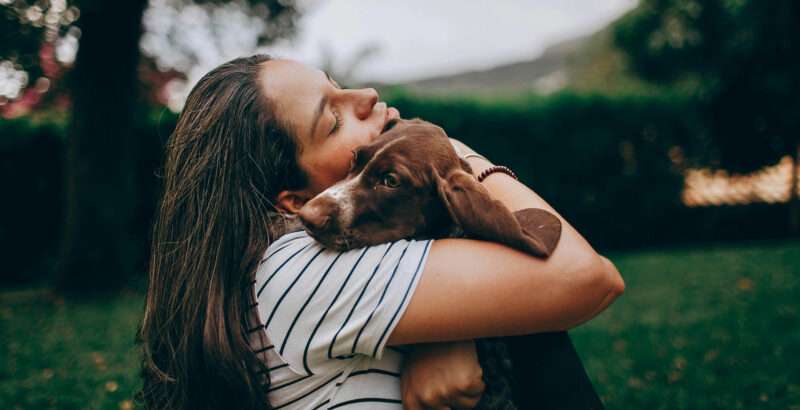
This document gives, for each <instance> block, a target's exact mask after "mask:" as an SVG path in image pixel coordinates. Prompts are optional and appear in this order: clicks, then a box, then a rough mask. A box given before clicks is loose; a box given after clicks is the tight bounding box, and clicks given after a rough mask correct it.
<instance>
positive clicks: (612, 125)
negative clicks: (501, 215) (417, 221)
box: [385, 90, 787, 249]
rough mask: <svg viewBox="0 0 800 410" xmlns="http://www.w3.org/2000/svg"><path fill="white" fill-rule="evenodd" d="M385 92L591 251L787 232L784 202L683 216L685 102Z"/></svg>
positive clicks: (695, 139)
mask: <svg viewBox="0 0 800 410" xmlns="http://www.w3.org/2000/svg"><path fill="white" fill-rule="evenodd" d="M388 91H389V92H388V96H389V98H388V100H389V103H390V104H391V105H393V106H395V107H397V108H398V109H399V110H400V112H401V113H402V114H403V116H404V117H406V118H410V117H420V118H422V119H425V120H428V121H431V122H433V123H436V124H439V125H441V126H442V127H443V128H444V129H445V131H446V132H447V133H448V135H450V136H451V137H453V138H458V139H460V140H462V141H463V142H465V143H466V144H467V145H469V146H471V147H472V148H474V149H475V150H476V151H478V152H480V153H482V154H484V155H485V156H487V157H488V158H489V159H490V160H492V161H493V162H495V163H497V164H503V165H507V166H509V167H511V168H512V169H513V170H514V171H515V172H516V173H517V174H518V175H519V177H520V179H521V180H522V181H523V182H524V183H526V184H528V185H529V186H530V187H531V188H533V189H534V190H535V191H536V192H537V193H539V194H540V195H541V196H542V197H543V198H545V199H546V200H547V201H548V202H550V203H551V204H552V205H553V207H555V208H556V209H557V210H558V211H559V212H560V213H561V214H562V215H563V216H564V217H565V218H566V219H567V220H568V221H570V222H571V223H572V224H573V225H574V226H575V227H576V228H577V229H578V230H579V231H580V232H582V233H583V234H584V235H585V236H586V238H587V239H589V241H590V242H591V243H592V244H593V245H595V246H597V247H600V248H604V249H609V248H621V247H627V248H629V247H639V246H649V245H656V244H665V243H678V242H687V241H709V240H728V239H742V238H753V237H775V236H783V235H785V234H786V229H785V227H784V226H785V221H786V216H785V215H786V212H787V211H786V210H785V208H786V207H785V206H783V205H779V206H765V205H758V204H757V205H752V206H737V207H727V208H724V207H723V208H712V209H689V208H687V207H685V206H684V205H683V204H682V203H681V201H680V191H681V189H682V187H683V176H682V175H683V172H684V170H685V169H686V167H687V166H689V165H691V164H692V157H691V155H692V153H694V152H699V150H701V149H704V148H705V147H704V146H703V144H704V143H705V141H706V138H705V136H706V135H707V134H708V131H707V127H706V125H705V124H704V123H703V121H702V119H701V117H700V114H699V113H698V110H697V109H696V106H697V104H695V103H694V102H693V101H691V100H688V99H686V98H683V97H680V96H675V95H662V96H657V97H653V96H637V95H631V96H617V97H608V96H603V95H579V94H575V93H570V92H562V93H557V94H554V95H551V96H547V97H542V96H535V95H527V96H525V95H523V96H517V97H508V98H498V99H485V98H484V99H476V98H470V97H466V98H465V97H460V98H458V97H449V98H430V97H425V98H421V97H415V96H413V95H410V94H407V93H404V92H403V91H402V90H388ZM385 94H387V93H385ZM728 208H730V209H728ZM754 220H759V222H758V223H754V222H752V221H754Z"/></svg>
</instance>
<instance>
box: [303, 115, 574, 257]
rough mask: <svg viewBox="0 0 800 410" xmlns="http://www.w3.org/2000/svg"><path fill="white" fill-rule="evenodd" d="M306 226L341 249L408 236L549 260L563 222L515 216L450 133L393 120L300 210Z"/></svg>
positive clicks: (532, 213) (544, 215)
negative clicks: (458, 237)
mask: <svg viewBox="0 0 800 410" xmlns="http://www.w3.org/2000/svg"><path fill="white" fill-rule="evenodd" d="M299 216H300V218H301V220H303V222H304V225H305V226H306V229H307V230H308V231H309V233H310V234H311V235H312V236H314V238H315V239H317V240H318V241H319V242H321V243H323V244H324V245H326V246H327V247H329V248H332V249H336V250H346V249H353V248H358V247H363V246H369V245H376V244H380V243H385V242H391V241H395V240H398V239H403V238H435V237H445V236H450V233H451V231H452V228H453V226H454V225H455V226H458V227H459V228H461V229H462V230H463V231H464V232H466V233H467V234H468V235H469V236H471V237H477V238H482V239H486V240H490V241H494V242H498V243H502V244H505V245H508V246H510V247H513V248H515V249H518V250H521V251H524V252H528V253H530V254H533V255H536V256H540V257H547V256H549V255H550V254H551V253H552V252H553V249H555V246H556V244H557V243H558V239H559V238H560V235H561V222H560V221H559V219H558V218H557V217H555V216H554V215H552V214H551V213H549V212H547V211H544V210H541V209H526V210H523V211H519V212H517V213H516V214H512V213H511V212H510V211H509V210H508V208H506V207H505V206H504V205H503V204H502V203H501V202H499V201H497V200H496V199H494V198H493V197H492V195H491V194H490V193H489V191H488V190H486V188H485V187H483V186H482V185H481V184H480V183H478V182H477V181H476V180H475V178H474V177H473V176H472V174H471V169H470V167H469V164H467V162H466V161H464V160H462V159H460V158H459V157H458V155H457V154H456V152H455V150H454V149H453V147H452V145H451V144H450V140H449V139H448V137H447V134H445V132H444V130H442V129H441V128H440V127H437V126H435V125H433V124H431V123H429V122H425V121H421V120H394V121H392V122H390V123H389V124H388V125H387V129H386V130H384V133H383V134H382V135H381V136H380V137H379V138H378V139H376V140H375V141H373V142H372V143H371V144H369V145H365V146H362V147H359V148H357V149H356V150H354V157H353V163H352V167H351V170H350V172H349V174H348V176H347V178H346V179H345V180H344V181H341V182H339V183H337V184H335V185H334V186H332V187H331V188H329V189H327V190H325V191H324V192H322V193H321V194H320V195H318V196H316V197H315V198H313V199H312V200H310V201H309V202H308V203H307V204H306V205H305V206H304V207H303V208H302V209H301V211H300V213H299Z"/></svg>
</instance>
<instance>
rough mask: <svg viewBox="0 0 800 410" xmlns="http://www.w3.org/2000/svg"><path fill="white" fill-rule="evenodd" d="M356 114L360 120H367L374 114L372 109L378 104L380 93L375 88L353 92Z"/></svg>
mask: <svg viewBox="0 0 800 410" xmlns="http://www.w3.org/2000/svg"><path fill="white" fill-rule="evenodd" d="M353 98H354V99H355V113H356V117H357V118H358V119H359V120H365V119H367V118H368V117H369V116H370V115H371V114H372V107H374V106H375V104H377V103H378V92H377V91H375V89H374V88H362V89H360V90H353Z"/></svg>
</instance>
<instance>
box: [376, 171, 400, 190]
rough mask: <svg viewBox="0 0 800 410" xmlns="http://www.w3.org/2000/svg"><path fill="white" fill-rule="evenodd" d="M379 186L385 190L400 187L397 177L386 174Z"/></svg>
mask: <svg viewBox="0 0 800 410" xmlns="http://www.w3.org/2000/svg"><path fill="white" fill-rule="evenodd" d="M381 185H383V186H385V187H387V188H397V187H398V186H400V181H399V180H398V179H397V175H395V174H386V176H384V177H383V181H381Z"/></svg>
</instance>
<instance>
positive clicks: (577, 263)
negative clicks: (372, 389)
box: [388, 147, 625, 344]
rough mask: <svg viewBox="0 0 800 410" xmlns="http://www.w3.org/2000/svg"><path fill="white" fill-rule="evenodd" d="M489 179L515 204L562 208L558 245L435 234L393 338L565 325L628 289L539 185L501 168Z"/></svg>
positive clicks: (481, 164) (430, 338) (480, 166)
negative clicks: (535, 246)
mask: <svg viewBox="0 0 800 410" xmlns="http://www.w3.org/2000/svg"><path fill="white" fill-rule="evenodd" d="M469 151H471V150H469V149H468V147H467V150H465V152H469ZM468 161H469V162H470V165H472V167H473V170H474V172H475V173H476V174H477V173H479V172H480V171H482V170H484V169H486V168H487V167H489V166H491V165H492V164H491V163H490V162H488V161H486V160H484V159H481V158H476V157H470V158H469V160H468ZM482 184H483V185H484V186H485V187H486V188H487V189H488V190H489V191H490V192H491V193H492V195H494V196H495V198H497V199H498V200H500V201H501V202H502V203H503V204H505V205H506V206H507V207H508V208H509V209H510V210H511V211H512V212H513V211H516V210H519V209H524V208H541V209H545V210H548V211H550V212H552V213H553V214H554V215H556V216H558V217H559V219H561V223H562V233H561V240H560V242H559V244H558V246H557V247H556V249H555V251H554V252H553V254H552V255H551V256H550V257H549V258H547V259H539V258H536V257H533V256H530V255H528V254H525V253H522V252H519V251H516V250H513V249H511V248H508V247H506V246H503V245H499V244H496V243H491V242H484V241H475V240H469V239H442V240H438V241H436V242H434V244H433V246H432V248H431V250H430V255H429V256H428V260H427V262H426V264H425V267H424V269H423V273H422V278H421V279H420V283H419V285H418V286H417V290H416V292H415V294H414V296H413V298H412V299H411V302H410V304H409V306H408V308H407V309H406V311H405V313H404V314H403V316H402V317H401V319H400V321H399V322H398V324H397V326H396V327H395V329H394V331H393V332H392V334H391V336H390V338H389V341H388V342H389V344H409V343H426V342H438V341H452V340H468V339H474V338H482V337H493V336H508V335H517V334H528V333H538V332H547V331H557V330H564V329H568V328H570V327H574V326H576V325H578V324H580V323H583V322H584V321H586V320H588V319H589V318H591V317H592V316H594V315H596V314H598V313H600V312H601V311H602V310H603V309H605V308H606V307H607V306H608V305H609V304H611V302H612V301H613V300H614V299H615V298H616V297H617V296H619V295H620V294H621V293H622V292H623V291H624V289H625V285H624V283H623V281H622V278H621V277H620V275H619V272H618V271H617V270H616V268H615V267H614V266H613V264H611V263H610V262H609V261H608V260H607V259H605V258H603V257H602V256H600V255H598V254H597V253H596V252H595V251H594V249H592V247H591V246H589V244H588V243H587V242H586V240H585V239H583V237H582V236H581V235H580V234H579V233H578V232H577V231H576V230H575V229H574V228H573V227H572V226H571V225H570V224H568V223H567V222H566V221H565V220H564V219H563V218H562V217H561V216H560V215H559V214H558V213H557V212H556V211H555V210H554V209H553V208H552V207H551V206H550V205H549V204H547V203H546V202H545V201H544V200H543V199H542V198H541V197H539V196H538V195H537V194H536V193H535V192H533V191H532V190H531V189H529V188H528V187H526V186H525V185H523V184H522V183H520V182H518V181H516V180H514V179H513V178H511V177H509V176H508V175H505V174H501V173H497V174H492V175H491V176H489V177H487V178H486V179H485V180H484V181H483V182H482Z"/></svg>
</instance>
